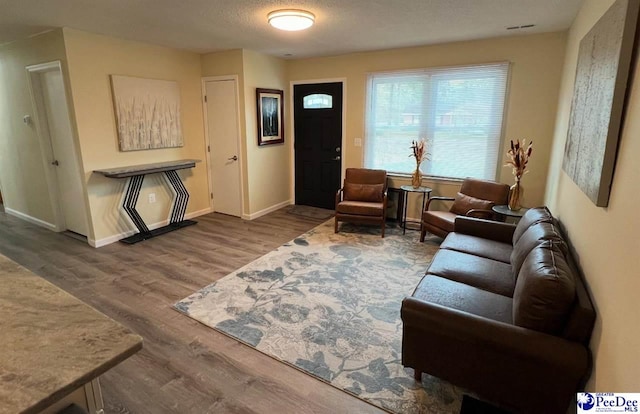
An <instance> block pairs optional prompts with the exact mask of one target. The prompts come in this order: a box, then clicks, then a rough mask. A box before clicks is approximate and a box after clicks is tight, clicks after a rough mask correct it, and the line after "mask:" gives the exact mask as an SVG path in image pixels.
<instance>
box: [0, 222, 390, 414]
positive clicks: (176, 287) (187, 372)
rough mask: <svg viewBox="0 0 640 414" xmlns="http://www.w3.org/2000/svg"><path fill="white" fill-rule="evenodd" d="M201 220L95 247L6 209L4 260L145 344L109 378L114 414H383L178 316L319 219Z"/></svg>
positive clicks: (109, 406)
mask: <svg viewBox="0 0 640 414" xmlns="http://www.w3.org/2000/svg"><path fill="white" fill-rule="evenodd" d="M197 221H198V224H197V225H196V226H191V227H187V228H185V229H182V230H179V231H176V232H172V233H169V234H167V235H164V236H162V237H158V238H155V239H151V240H147V241H145V242H142V243H138V244H135V245H124V244H121V243H114V244H111V245H108V246H105V247H102V248H100V249H94V248H92V247H90V246H88V245H87V244H85V243H83V242H80V241H78V240H75V239H73V238H71V237H68V236H65V235H63V234H57V233H54V232H51V231H49V230H46V229H43V228H40V227H37V226H34V225H32V224H29V223H27V222H25V221H22V220H20V219H17V218H15V217H12V216H9V215H7V214H5V213H1V212H0V253H2V254H4V255H6V256H8V257H10V258H11V259H13V260H15V261H16V262H18V263H20V264H22V265H23V266H25V267H27V268H28V269H30V270H31V271H33V272H34V273H36V274H38V275H40V276H42V277H44V278H45V279H47V280H49V281H50V282H52V283H54V284H56V285H57V286H59V287H60V288H62V289H64V290H66V291H68V292H69V293H71V294H73V295H74V296H76V297H78V298H79V299H81V300H83V301H84V302H86V303H88V304H90V305H92V306H93V307H95V308H96V309H98V310H100V311H101V312H103V313H105V314H106V315H108V316H110V317H112V318H113V319H115V320H116V321H118V322H120V323H122V324H123V325H125V326H127V327H129V328H130V329H131V330H133V331H134V332H136V333H138V334H139V335H141V336H142V337H143V338H144V348H143V350H142V351H140V352H139V353H138V354H136V355H134V356H133V357H131V358H129V359H128V360H126V361H125V362H123V363H122V364H120V365H119V366H117V367H116V368H114V369H112V370H111V371H109V372H107V373H106V374H105V375H104V376H102V377H101V384H102V390H103V394H104V400H105V405H106V412H107V413H149V414H159V413H296V414H297V413H383V411H382V410H380V409H377V408H375V407H373V406H371V405H369V404H367V403H365V402H363V401H361V400H358V399H357V398H355V397H352V396H350V395H348V394H346V393H344V392H342V391H340V390H338V389H335V388H333V387H331V386H330V385H327V384H325V383H323V382H321V381H319V380H316V379H314V378H313V377H311V376H309V375H306V374H303V373H302V372H300V371H298V370H296V369H294V368H291V367H289V366H287V365H285V364H283V363H281V362H278V361H276V360H274V359H272V358H270V357H268V356H266V355H264V354H262V353H260V352H258V351H256V350H254V349H252V348H250V347H248V346H246V345H243V344H241V343H239V342H237V341H236V340H234V339H231V338H229V337H227V336H225V335H223V334H220V333H218V332H216V331H214V330H213V329H210V328H207V327H205V326H204V325H201V324H200V323H198V322H195V321H193V320H192V319H190V318H188V317H186V316H184V315H182V314H179V313H178V312H176V311H174V310H173V309H171V306H172V305H173V303H175V302H176V301H178V300H180V299H182V298H184V297H186V296H188V295H189V294H191V293H192V292H194V291H195V290H197V289H199V288H201V287H203V286H206V285H208V284H210V283H211V282H213V281H215V280H217V279H219V278H221V277H223V276H225V275H227V274H228V273H230V272H232V271H233V270H235V269H237V268H239V267H241V266H243V265H245V264H247V263H249V262H251V261H253V260H254V259H256V258H258V257H260V256H262V255H264V254H265V253H268V252H269V251H271V250H273V249H275V248H276V247H278V246H280V245H281V244H283V243H285V242H287V241H289V240H291V239H292V238H294V237H296V236H298V235H299V234H301V233H304V232H305V231H307V230H309V229H311V228H313V227H315V226H316V225H318V224H319V223H320V221H317V220H313V219H309V218H304V217H300V216H295V215H291V214H287V213H286V212H285V211H284V210H279V211H276V212H274V213H271V214H269V215H267V216H264V217H262V218H259V219H257V220H253V221H243V220H240V219H238V218H235V217H229V216H225V215H221V214H209V215H206V216H201V217H199V218H198V219H197ZM52 357H54V356H52Z"/></svg>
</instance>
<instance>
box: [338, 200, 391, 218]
mask: <svg viewBox="0 0 640 414" xmlns="http://www.w3.org/2000/svg"><path fill="white" fill-rule="evenodd" d="M383 210H384V205H383V203H382V202H380V203H371V202H368V201H341V202H340V203H338V205H337V206H336V212H337V213H341V214H353V215H357V216H381V215H382V213H383Z"/></svg>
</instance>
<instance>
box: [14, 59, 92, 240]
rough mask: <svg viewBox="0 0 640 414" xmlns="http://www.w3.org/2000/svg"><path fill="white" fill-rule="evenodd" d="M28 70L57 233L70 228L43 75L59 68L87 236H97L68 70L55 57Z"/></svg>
mask: <svg viewBox="0 0 640 414" xmlns="http://www.w3.org/2000/svg"><path fill="white" fill-rule="evenodd" d="M25 71H26V73H27V79H28V84H29V95H30V98H31V105H32V109H33V118H34V126H35V129H36V134H37V136H38V140H39V145H40V148H41V151H40V152H41V156H42V162H43V164H44V173H45V180H46V181H47V184H48V185H49V188H50V189H52V190H51V191H49V201H50V203H51V207H52V209H53V216H54V223H53V224H54V228H53V230H54V231H56V232H62V231H65V230H66V229H67V227H66V223H65V219H64V213H63V211H62V204H61V203H62V199H61V196H60V188H59V185H58V177H57V172H56V171H52V170H51V165H50V163H51V159H53V142H52V138H51V133H50V132H49V127H48V125H47V122H48V121H47V114H46V110H45V108H44V103H43V95H42V87H41V84H40V78H39V75H40V74H42V73H45V72H50V71H59V72H60V75H61V79H62V87H63V93H64V99H65V103H66V105H67V114H68V117H69V119H68V121H69V126H70V127H71V133H72V136H71V147H72V148H71V150H72V152H73V159H74V162H75V165H74V168H75V170H76V172H77V173H78V174H80V176H81V177H80V178H81V179H80V182H81V185H82V188H81V191H82V197H83V198H84V216H85V217H84V218H85V224H86V232H87V234H86V235H85V236H86V237H87V239H89V238H90V237H92V236H93V224H92V223H93V220H92V219H91V214H90V212H89V210H90V207H89V205H90V204H89V197H88V190H87V183H86V180H85V178H84V168H83V167H82V165H83V164H82V159H81V156H80V142H79V140H78V133H77V129H76V128H77V125H76V123H75V118H74V117H75V111H74V110H73V107H72V102H73V100H72V99H71V97H70V92H69V90H68V85H67V83H68V82H67V78H66V73H65V71H64V67H63V64H62V61H61V60H54V61H50V62H45V63H39V64H35V65H28V66H26V67H25Z"/></svg>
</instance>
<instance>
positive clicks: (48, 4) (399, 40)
mask: <svg viewBox="0 0 640 414" xmlns="http://www.w3.org/2000/svg"><path fill="white" fill-rule="evenodd" d="M582 1H583V0H297V1H291V0H0V44H2V43H7V42H10V41H13V40H17V39H21V38H25V37H27V36H30V35H33V34H36V33H40V32H43V31H46V30H50V29H52V28H56V27H63V26H66V27H71V28H75V29H80V30H85V31H88V32H93V33H100V34H105V35H109V36H114V37H119V38H124V39H130V40H137V41H141V42H146V43H152V44H157V45H163V46H169V47H173V48H178V49H187V50H192V51H196V52H203V53H204V52H213V51H219V50H225V49H237V48H245V49H251V50H255V51H258V52H262V53H266V54H270V55H275V56H286V55H287V54H291V55H292V57H293V58H300V57H310V56H326V55H334V54H343V53H350V52H356V51H364V50H376V49H389V48H396V47H405V46H416V45H425V44H434V43H445V42H452V41H459V40H469V39H480V38H488V37H496V36H509V35H514V34H526V33H542V32H552V31H558V30H564V29H567V28H568V27H569V26H570V24H571V22H572V21H573V19H574V17H575V16H576V13H577V11H578V9H579V7H580V5H581V3H582ZM284 7H293V8H301V9H305V10H308V11H311V12H312V13H314V14H315V15H316V24H315V25H314V26H313V27H312V28H311V29H309V30H307V31H304V32H281V31H278V30H276V29H273V28H272V27H270V26H269V25H268V24H267V19H266V15H267V13H268V12H270V11H272V10H275V9H279V8H284ZM525 24H535V25H536V26H535V27H533V28H529V29H521V30H517V31H507V30H506V27H508V26H520V25H525Z"/></svg>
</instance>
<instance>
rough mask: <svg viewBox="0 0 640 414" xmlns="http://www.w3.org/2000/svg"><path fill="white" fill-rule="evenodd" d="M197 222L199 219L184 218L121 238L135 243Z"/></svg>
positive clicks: (127, 242)
mask: <svg viewBox="0 0 640 414" xmlns="http://www.w3.org/2000/svg"><path fill="white" fill-rule="evenodd" d="M196 223H197V221H193V220H182V221H180V222H178V223H171V224H167V225H166V226H162V227H159V228H157V229H153V230H149V231H147V232H145V233H142V232H140V233H136V234H134V235H133V236H129V237H127V238H124V239H121V240H120V241H121V242H122V243H125V244H134V243H138V242H141V241H143V240H147V239H150V238H152V237H156V236H160V235H161V234H165V233H169V232H170V231H174V230H179V229H181V228H183V227H187V226H192V225H194V224H196Z"/></svg>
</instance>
